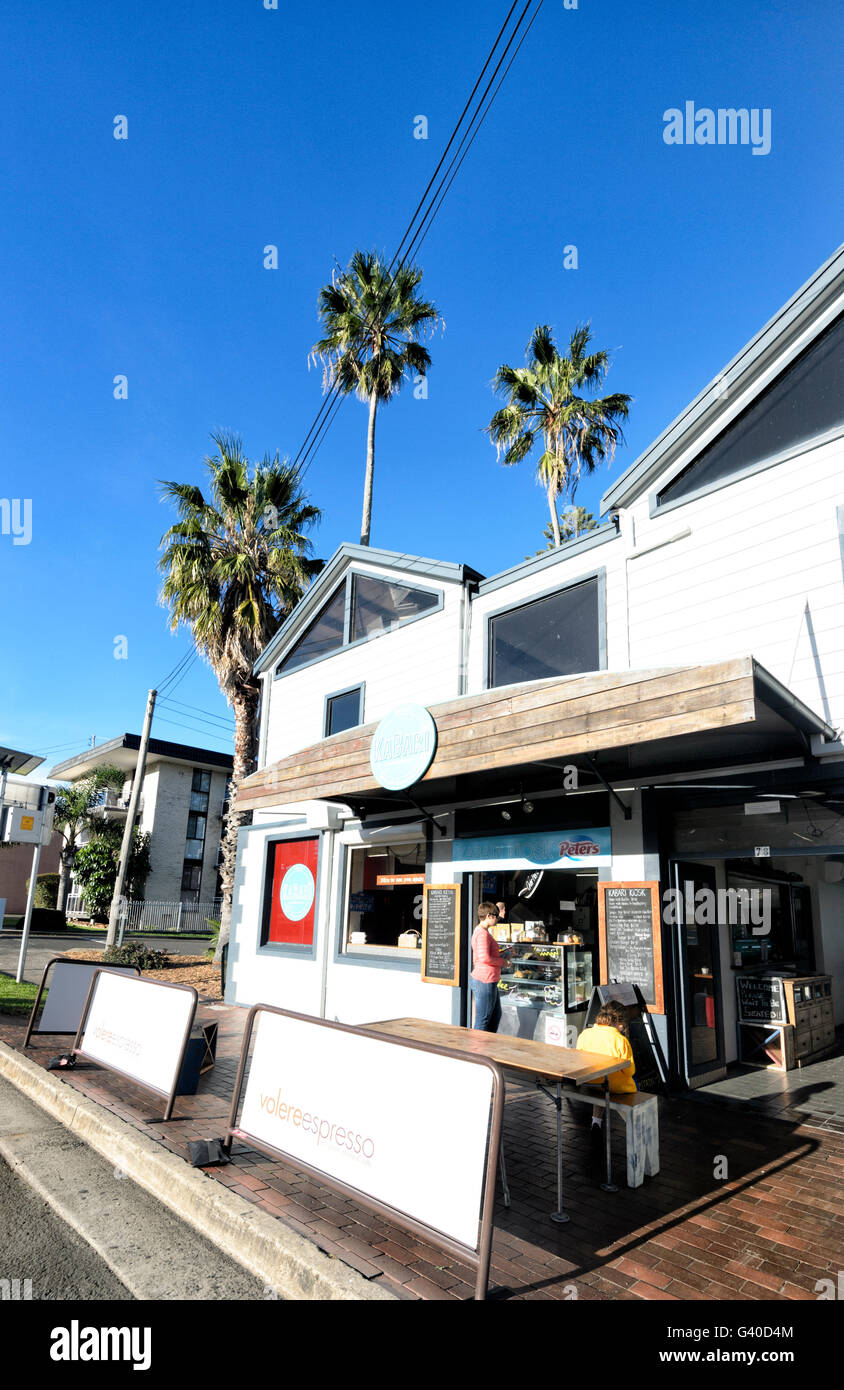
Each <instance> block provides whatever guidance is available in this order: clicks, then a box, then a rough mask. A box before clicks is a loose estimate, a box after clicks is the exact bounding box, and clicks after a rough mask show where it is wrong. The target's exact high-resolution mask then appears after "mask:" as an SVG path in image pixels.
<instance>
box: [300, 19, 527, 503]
mask: <svg viewBox="0 0 844 1390" xmlns="http://www.w3.org/2000/svg"><path fill="white" fill-rule="evenodd" d="M533 3H534V0H526V3H525V5H524V8H523V9H522V12H521V14H520V15H519V18H518V20H517V22H516V25H515V27H514V29H513V32H512V34H511V35H510V38H509V39H508V41H507V44H506V46H505V48H504V51H503V53H502V54H501V57H500V58H499V61H498V64H497V66H496V68H495V71H494V72H493V74H492V77H491V78H490V80H489V82H488V84H487V86H486V88H485V90H484V93H483V95H482V96H481V99H480V101H479V103H478V107H477V110H476V111H475V113H474V115H473V117H472V120H471V121H470V123H469V126H468V128H467V130H466V131H465V132H464V135H463V139H462V140H461V142H460V145H459V146H458V148H457V151H456V152H455V155H454V156H453V157H452V160H451V162H450V164H449V165H448V168H447V169H446V172H445V174H444V175H443V178H442V180H441V181H440V183H439V185H438V186H437V188H436V190H435V192H434V194H433V197H432V199H431V206H429V208H428V209H427V211H426V213H425V215H424V217H423V219H422V222H421V223H420V226H419V227H418V228H417V229H416V232H414V234H413V238H412V239H411V242H410V244H409V246H408V249H407V251H405V253H404V254H403V255H402V256H401V260H400V262H399V265H400V268H401V267H403V266H404V264H405V263H406V261H407V260H408V259H409V257H410V255H411V251H412V248H413V242H414V241H416V239H417V237H418V236H419V232H420V231H421V229H422V227H423V226H424V224H425V222H426V221H427V222H428V228H427V229H426V231H425V233H424V235H427V230H429V229H430V223H431V222H432V221H433V219H434V217H436V214H437V212H438V211H439V208H440V206H441V205H442V202H443V201H444V199H445V196H446V194H447V192H448V189H449V188H450V187H451V184H452V183H453V182H454V179H455V177H456V176H457V173H458V171H459V169H460V165H461V164H462V163H463V159H465V157H466V154H468V152H469V149H471V146H472V144H473V143H474V139H475V135H477V133H478V130H479V129H480V126H481V125H482V124H483V121H484V119H485V118H486V114H487V111H488V110H489V108H490V106H491V105H492V102H493V101H494V100H495V97H496V96H497V94H498V91H499V89H500V87H501V83H502V82H503V81H504V78H505V77H506V76H507V73H508V72H509V70H510V67H511V66H512V63H513V61H514V59H515V57H516V54H517V53H518V51H519V49H520V48H521V46H522V43H523V42H524V40H525V38H526V37H527V35H528V33H529V32H530V30H531V28H532V27H533V23H534V21H535V19H536V17H537V15H538V14H539V10H540V9H541V8H542V4H543V0H539V5H538V7H537V9H536V11H535V13H534V15H533V18H532V19H531V21H530V24H529V25H528V27H527V29H526V30H525V32H524V34H523V35H522V38H521V40H520V42H519V45H518V47H517V49H516V52H515V53H514V54H513V58H511V60H510V63H509V64H508V65H507V68H506V69H505V72H504V75H503V77H502V79H501V82H499V84H498V87H496V89H495V92H494V93H493V95H492V98H491V99H490V101H489V103H488V104H487V107H486V110H484V111H483V115H482V117H481V121H480V124H479V125H478V127H477V129H476V130H475V133H474V135H473V136H472V139H471V140H470V141H469V145H468V147H467V149H466V151H465V153H464V154H463V156H462V157H461V158H460V160H459V162H458V163H457V167H456V168H454V165H455V161H456V160H457V156H458V155H459V153H460V150H461V149H462V147H463V144H464V143H465V140H466V138H467V136H468V133H469V130H471V127H472V125H474V123H475V121H476V120H477V118H478V115H479V113H480V112H481V110H482V108H483V103H484V101H485V100H486V97H487V94H488V92H489V90H490V87H491V86H492V84H493V82H494V81H495V78H496V75H497V73H498V71H499V69H500V67H501V64H502V63H503V61H504V59H505V58H506V56H507V53H508V52H509V50H510V48H511V47H512V44H513V42H514V40H515V38H516V35H517V34H518V32H519V29H520V28H521V25H522V23H523V22H524V19H525V17H526V15H527V12H528V10H529V9H530V6H531V5H532V4H533ZM517 4H518V0H514V3H513V4H512V5H511V6H510V9H509V11H508V13H507V17H506V19H505V20H504V23H503V25H502V26H501V29H500V30H499V31H498V34H497V36H496V39H495V42H494V43H493V45H492V48H491V49H490V51H489V54H488V55H487V59H486V62H485V63H484V65H483V68H482V69H481V72H480V75H479V76H478V79H477V81H476V82H475V85H474V87H473V88H472V92H471V94H470V96H469V99H468V101H467V102H466V105H465V106H464V108H463V111H462V112H461V114H460V117H459V119H458V121H457V124H456V125H455V127H454V130H453V131H452V134H451V136H450V138H449V141H448V144H447V145H446V147H445V150H444V151H443V154H442V156H441V158H440V161H439V163H438V165H437V167H436V169H435V170H434V173H433V175H432V176H431V179H430V180H429V182H428V186H427V188H426V189H425V192H424V193H423V195H422V197H421V199H420V200H419V203H418V204H417V207H416V209H415V211H414V213H413V216H412V217H411V219H410V222H409V223H408V226H407V228H406V229H405V232H404V235H403V236H402V238H401V241H400V242H399V245H398V248H397V250H396V253H395V255H394V256H393V259H392V261H391V262H390V267H389V269H390V271H392V269H393V266H394V265H395V263H396V260H397V259H398V258H399V255H400V253H401V248H402V246H403V245H404V244H405V242H406V241H407V238H408V236H409V235H410V233H411V230H412V228H413V224H414V222H415V221H416V219H417V217H418V215H419V212H420V210H421V209H422V207H423V205H424V203H425V200H426V198H427V197H428V194H429V192H430V190H431V188H432V186H433V185H434V183H435V181H436V178H437V175H438V173H439V171H440V169H441V168H442V166H443V164H444V162H445V159H446V156H447V154H448V151H449V150H450V149H451V146H452V145H453V143H454V140H455V139H456V137H457V133H458V131H459V129H460V126H461V125H462V123H463V121H464V119H465V116H466V113H467V111H468V110H469V108H470V107H471V104H472V101H473V99H474V96H475V93H476V92H477V90H478V87H479V86H480V84H481V82H482V80H483V77H484V74H485V73H486V70H487V68H488V67H489V65H490V63H491V62H492V60H493V57H494V54H495V50H496V49H497V47H498V45H499V43H500V41H501V38H502V35H503V34H504V33H505V31H506V29H507V26H508V24H509V22H510V19H511V17H512V15H513V12H514V10H515V9H516V6H517ZM452 169H453V170H454V172H453V173H452V172H451V171H452ZM449 175H451V177H450V178H449ZM447 179H448V185H447V186H446V187H444V185H445V183H446V180H447ZM437 199H439V201H438V202H436V200H437ZM435 202H436V207H434V206H433V204H434V203H435ZM423 239H424V236H423ZM418 245H421V241H419V243H418ZM416 249H418V246H417V248H416ZM361 357H362V353H360V354H358V361H359V362H360V360H361ZM342 399H343V396H342V395H341V393H340V389H339V381H338V380H337V379H335V382H334V384H333V386H332V387H331V389H330V391H329V392H328V394H327V395H326V397H325V398H324V400H323V402H322V404H321V406H320V408H319V410H318V411H317V414H316V417H315V419H314V421H313V422H312V424H311V427H310V429H309V430H308V433H307V435H306V436H305V439H304V441H303V443H302V445H301V446H300V448H299V451H298V453H297V454H296V456H295V458H294V460H293V465H292V466H293V469H294V472H295V475H296V477H297V479H299V480H301V479H302V478H303V477H304V476H305V473H306V472H307V471H308V468H309V467H310V465H311V463H312V462H313V460H314V458H315V457H316V454H317V452H318V451H319V448H320V446H321V444H322V441H323V439H324V438H325V435H326V434H327V433H328V430H329V429H330V427H331V424H332V422H333V420H334V417H335V415H336V413H337V409H338V408H339V404H340V402H341V401H342Z"/></svg>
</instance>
